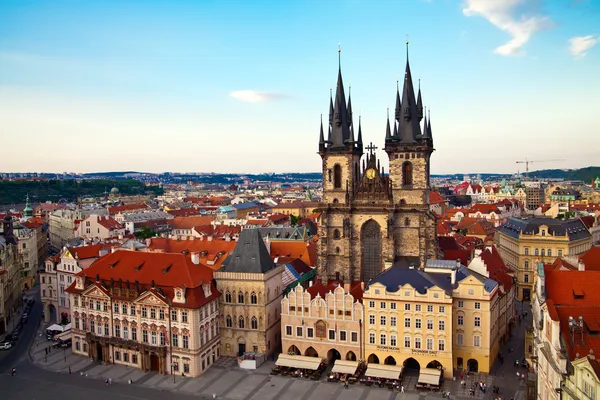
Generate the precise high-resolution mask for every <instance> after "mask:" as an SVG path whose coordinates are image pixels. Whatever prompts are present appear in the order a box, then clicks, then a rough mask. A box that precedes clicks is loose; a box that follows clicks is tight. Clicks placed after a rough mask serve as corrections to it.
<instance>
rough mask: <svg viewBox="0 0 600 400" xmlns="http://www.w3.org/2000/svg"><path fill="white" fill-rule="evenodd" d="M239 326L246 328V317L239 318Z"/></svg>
mask: <svg viewBox="0 0 600 400" xmlns="http://www.w3.org/2000/svg"><path fill="white" fill-rule="evenodd" d="M238 328H240V329H244V317H241V316H240V318H239V320H238Z"/></svg>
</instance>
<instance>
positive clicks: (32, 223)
mask: <svg viewBox="0 0 600 400" xmlns="http://www.w3.org/2000/svg"><path fill="white" fill-rule="evenodd" d="M45 223H46V222H45V221H44V219H43V218H40V217H33V218H30V219H28V220H27V221H25V222H22V223H21V225H23V226H24V227H26V228H29V229H35V228H38V227H40V226H44V224H45Z"/></svg>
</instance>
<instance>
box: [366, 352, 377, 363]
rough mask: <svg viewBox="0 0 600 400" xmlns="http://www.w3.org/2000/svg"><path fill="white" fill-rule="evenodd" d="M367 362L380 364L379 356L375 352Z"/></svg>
mask: <svg viewBox="0 0 600 400" xmlns="http://www.w3.org/2000/svg"><path fill="white" fill-rule="evenodd" d="M367 362H368V363H369V364H379V357H377V356H376V355H375V354H371V355H370V356H369V358H368V359H367Z"/></svg>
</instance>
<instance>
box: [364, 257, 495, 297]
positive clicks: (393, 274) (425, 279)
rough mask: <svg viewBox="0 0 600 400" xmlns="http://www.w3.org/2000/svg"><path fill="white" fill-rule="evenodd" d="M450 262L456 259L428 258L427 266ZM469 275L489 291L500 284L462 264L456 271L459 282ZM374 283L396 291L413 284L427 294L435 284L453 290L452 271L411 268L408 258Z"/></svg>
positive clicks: (374, 279)
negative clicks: (429, 270) (426, 270)
mask: <svg viewBox="0 0 600 400" xmlns="http://www.w3.org/2000/svg"><path fill="white" fill-rule="evenodd" d="M450 263H452V264H453V265H454V266H456V262H455V261H453V262H452V261H444V260H427V264H428V265H427V266H428V267H433V268H435V267H436V266H437V267H438V268H441V267H443V266H446V264H447V265H448V267H449V265H450ZM468 276H472V277H474V278H475V279H477V280H479V281H480V282H481V283H483V285H484V289H485V291H486V292H488V293H489V292H491V291H492V290H493V289H494V288H495V287H496V286H498V282H496V281H494V280H493V279H489V278H488V277H486V276H483V275H481V274H478V273H476V272H473V271H471V270H469V269H468V268H466V267H464V266H461V267H460V268H459V269H458V270H457V271H456V282H457V283H458V282H460V281H462V280H463V279H466V278H467V277H468ZM373 283H381V284H382V285H384V286H385V287H386V290H387V291H390V292H396V291H398V288H399V287H401V286H404V285H406V284H408V285H410V286H412V287H413V288H415V290H416V291H417V292H419V293H421V294H425V293H426V292H427V289H429V288H431V287H434V286H437V287H439V288H441V289H443V290H445V291H446V293H448V294H451V293H452V290H453V287H452V284H451V283H450V272H448V273H443V272H425V271H422V270H420V269H416V268H410V267H409V263H408V262H407V261H406V260H400V261H398V262H396V263H394V265H392V267H391V268H389V269H387V270H385V271H383V272H382V273H381V274H379V275H378V276H376V277H375V278H373V279H372V280H371V281H370V282H369V284H368V286H371V285H372V284H373ZM368 286H367V288H368ZM367 288H365V290H367Z"/></svg>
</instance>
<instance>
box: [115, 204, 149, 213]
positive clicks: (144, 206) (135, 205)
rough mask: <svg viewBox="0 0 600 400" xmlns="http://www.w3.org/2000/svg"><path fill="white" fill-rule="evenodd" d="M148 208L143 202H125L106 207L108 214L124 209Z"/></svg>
mask: <svg viewBox="0 0 600 400" xmlns="http://www.w3.org/2000/svg"><path fill="white" fill-rule="evenodd" d="M148 208H149V207H148V206H147V205H146V204H144V203H133V204H125V205H123V206H114V207H108V214H109V215H115V214H118V213H122V212H126V211H135V210H145V209H148Z"/></svg>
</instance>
